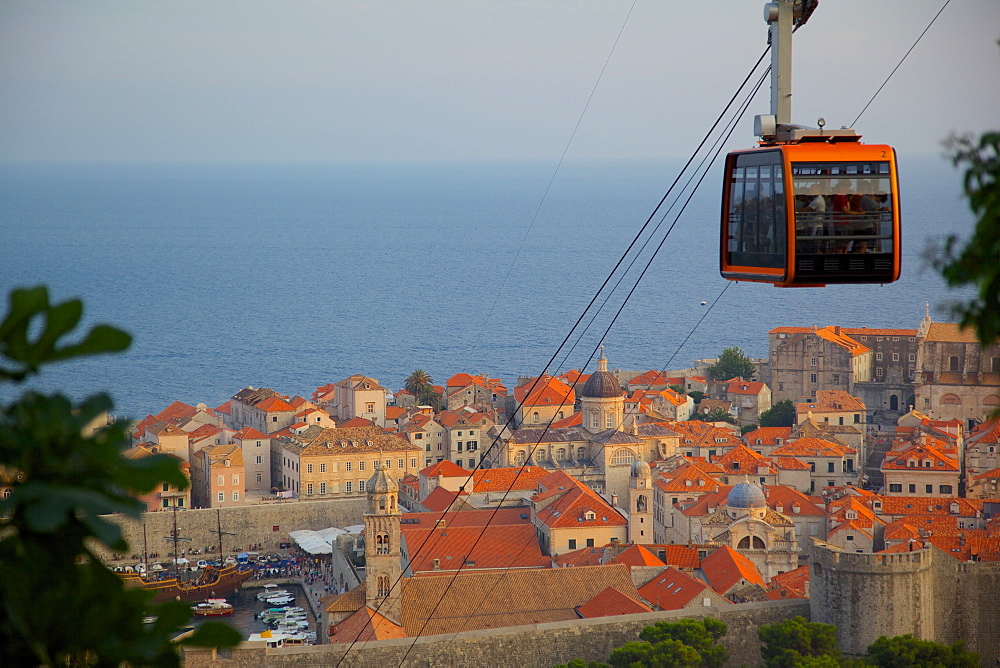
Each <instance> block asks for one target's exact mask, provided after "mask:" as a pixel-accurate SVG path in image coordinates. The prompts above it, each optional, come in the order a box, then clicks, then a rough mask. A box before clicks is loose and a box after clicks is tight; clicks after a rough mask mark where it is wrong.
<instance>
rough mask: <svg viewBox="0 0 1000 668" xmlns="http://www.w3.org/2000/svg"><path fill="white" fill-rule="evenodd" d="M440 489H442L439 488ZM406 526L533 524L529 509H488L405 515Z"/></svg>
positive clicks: (428, 527) (403, 516) (426, 527)
mask: <svg viewBox="0 0 1000 668" xmlns="http://www.w3.org/2000/svg"><path fill="white" fill-rule="evenodd" d="M439 489H440V488H439ZM402 519H403V520H405V522H404V524H406V525H408V526H413V527H417V528H424V529H430V528H434V527H439V526H441V525H444V526H447V527H484V526H486V525H491V526H498V525H501V524H531V517H530V516H529V511H528V509H527V508H522V507H514V508H492V509H491V508H486V509H481V510H473V509H462V510H450V511H448V512H447V513H445V514H444V515H441V513H439V512H431V513H403V515H402Z"/></svg>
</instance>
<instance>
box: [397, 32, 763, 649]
mask: <svg viewBox="0 0 1000 668" xmlns="http://www.w3.org/2000/svg"><path fill="white" fill-rule="evenodd" d="M768 50H769V47H768V48H766V49H765V50H764V52H763V53H762V54H761V56H760V58H759V59H758V60H757V62H756V63H755V64H754V66H753V68H752V69H751V71H750V73H749V74H748V75H747V77H746V78H745V79H744V81H743V83H741V84H740V87H739V88H738V89H737V91H736V93H735V94H734V95H733V97H732V98H731V99H730V101H729V103H728V104H727V105H726V107H725V109H724V110H723V112H722V113H721V114H720V115H719V117H718V118H717V119H716V121H715V122H714V123H713V125H712V127H711V129H710V130H709V131H708V133H707V134H706V136H705V137H704V138H703V139H702V141H701V142H700V143H699V145H698V147H697V149H696V150H695V152H694V154H692V156H691V157H690V158H689V159H688V161H687V162H686V163H685V165H684V168H683V169H682V170H681V172H680V173H679V174H678V176H677V178H676V179H675V180H674V182H673V183H672V184H671V186H670V188H669V189H668V191H667V193H666V194H664V196H663V198H661V200H660V201H659V203H658V204H657V205H656V207H655V208H654V210H653V213H652V214H650V216H649V218H647V220H646V222H645V223H644V224H643V226H642V228H641V229H640V231H639V233H638V234H637V235H636V237H635V238H634V239H633V241H632V243H631V244H630V245H629V247H628V249H626V251H625V253H624V254H623V255H622V257H621V258H620V259H619V260H618V262H617V263H616V264H615V267H614V268H613V269H612V271H611V273H610V274H609V275H608V277H607V278H606V279H605V280H604V282H603V283H602V285H601V288H600V289H599V290H598V291H597V293H596V294H595V295H594V297H593V298H592V299H591V301H590V303H589V304H588V306H587V308H586V309H585V310H584V312H583V313H582V314H581V316H580V318H578V319H577V321H576V323H575V324H574V326H573V328H572V329H571V330H570V332H569V333H568V334H567V336H566V337H565V338H564V339H563V342H562V343H561V344H560V346H559V348H558V349H557V350H556V353H555V354H554V355H553V356H552V358H551V359H550V360H549V363H548V364H547V365H546V367H545V371H548V369H549V367H550V366H551V364H552V362H553V361H554V360H555V358H556V357H557V356H558V354H559V352H560V351H561V350H562V348H563V347H564V346H565V345H566V343H567V342H568V340H569V338H570V337H571V336H572V334H573V331H574V330H575V329H576V328H577V327H578V326H579V324H580V322H581V321H582V320H583V318H584V317H585V316H586V313H587V311H588V310H589V309H590V308H591V307H592V306H593V304H594V303H595V301H596V300H597V298H598V297H599V296H600V293H601V292H602V291H603V290H604V288H605V286H606V285H607V284H608V282H609V281H610V280H611V278H612V276H613V275H614V273H615V272H616V271H617V270H618V268H619V267H620V266H621V264H622V263H623V262H624V260H625V257H626V256H627V254H628V253H629V252H630V251H631V250H632V248H633V247H634V246H635V244H636V243H637V241H638V239H639V238H640V237H641V235H642V233H643V232H644V231H645V230H646V228H647V227H648V226H649V224H650V223H651V222H652V220H653V218H654V217H655V216H656V213H657V211H658V210H659V209H660V208H661V207H662V206H663V204H664V202H665V201H666V200H667V198H668V197H669V195H670V193H671V192H672V191H673V189H674V187H675V186H676V185H677V183H678V182H679V181H680V179H681V177H682V176H683V173H684V171H685V170H686V169H687V168H688V167H689V166H690V164H691V163H692V162H693V161H694V159H695V158H696V157H697V154H698V152H699V151H700V150H701V148H702V147H703V146H704V145H705V143H706V142H707V141H708V139H709V137H710V136H711V134H712V132H714V131H715V129H716V128H717V127H718V125H719V123H720V122H721V120H722V118H723V117H724V116H725V114H726V113H727V112H728V110H729V108H730V107H731V106H732V104H733V102H734V101H735V100H736V98H737V97H738V96H739V93H740V91H742V90H743V88H744V87H745V86H746V84H747V82H748V81H749V80H750V79H751V77H752V76H753V73H754V72H755V71H756V69H757V67H758V66H759V65H760V63H761V61H763V59H764V57H765V56H766V55H767V52H768ZM764 76H766V73H765V75H764ZM761 81H763V77H762V78H761V80H760V81H758V83H757V85H756V86H755V88H754V90H753V92H752V93H751V94H750V96H749V98H748V99H752V97H753V95H754V94H755V93H756V91H757V90H758V89H759V87H760V83H761ZM747 104H749V101H747V102H746V103H744V104H743V105H741V107H742V109H745V108H746V105H747ZM739 115H742V110H741V112H740V114H739ZM733 127H735V121H733V122H732V123H730V125H729V133H730V134H731V132H732V128H733ZM727 138H728V134H727ZM719 150H720V151H721V144H720V148H719ZM717 155H718V151H717V152H716V156H717ZM713 160H714V158H713ZM706 174H707V170H706V172H705V173H704V174H702V176H701V178H700V179H699V180H698V184H699V185H700V183H701V181H702V180H703V179H704V177H705V175H706ZM696 189H697V186H696V187H695V190H696ZM693 195H694V191H692V192H691V194H690V195H689V196H688V198H687V200H686V201H685V204H684V207H685V208H686V206H687V204H688V203H689V202H690V200H691V197H693ZM683 210H684V208H682V209H681V211H680V212H679V213H678V214H677V215H678V218H679V216H680V215H681V213H683ZM676 223H677V218H675V219H674V221H673V224H672V225H671V226H670V228H669V230H668V231H667V233H666V234H665V235H664V237H663V239H662V240H661V241H660V243H659V244H658V245H657V249H656V251H654V254H653V257H651V258H650V260H649V262H648V263H647V264H646V266H645V268H644V269H643V271H642V273H641V274H640V276H639V279H637V280H636V284H635V285H634V286H633V287H632V289H631V290H630V292H629V294H628V296H627V297H626V299H625V302H623V304H622V306H621V308H619V310H618V312H617V313H616V315H615V320H617V317H618V316H619V315H620V314H621V312H622V310H623V309H624V306H625V304H626V303H627V302H628V299H629V298H630V297H631V296H632V294H633V293H634V292H635V289H636V287H637V285H638V282H639V281H640V280H641V279H642V277H643V276H644V275H645V273H646V271H648V269H649V266H650V264H651V263H652V261H653V259H654V258H655V255H656V252H658V251H659V250H660V248H662V246H663V244H664V242H665V241H666V238H667V236H669V234H670V231H672V230H673V228H674V226H675V225H676ZM724 292H725V290H724V291H723V293H724ZM720 297H721V295H720ZM716 301H718V299H717V300H716ZM705 316H707V313H706V314H705ZM705 316H703V318H702V320H704V317H705ZM699 322H700V321H699ZM613 324H614V320H612V323H611V325H609V327H608V330H606V331H609V330H610V328H611V326H613ZM692 333H693V332H692ZM689 337H690V334H689V335H688V338H689ZM685 340H686V339H685ZM595 352H596V349H595ZM675 354H676V353H675ZM593 355H594V353H592V354H591V356H590V358H591V359H592V358H593ZM588 364H589V360H588ZM543 376H544V373H543V374H542V375H540V376H538V377H537V378H536V379H535V382H534V383H533V385H532V390H533V389H534V387H535V386H536V385H537V383H538V381H539V380H540V379H541V378H542V377H543ZM575 384H576V382H575V381H574V383H573V385H574V386H575ZM527 396H530V391H529V393H528V394H527V395H526V397H527ZM567 396H568V395H567ZM564 404H565V397H564V399H563V403H562V404H560V405H564ZM521 405H523V401H522V402H520V403H519V405H518V408H520V406H521ZM516 410H517V409H515V413H516ZM512 418H513V413H512V415H511V418H508V421H507V424H506V425H505V429H506V427H507V426H509V424H510V422H511V420H512ZM550 426H551V424H547V425H546V426H545V428H544V429H543V433H542V435H541V437H540V438H544V434H545V433H547V431H548V429H549V428H550ZM498 440H499V439H494V441H493V443H492V444H491V445H490V448H489V449H488V450H487V452H489V451H491V450H492V449H493V448H495V447H498V446H497V442H498ZM539 443H541V440H539V442H538V443H536V445H535V446H534V447H537V445H538V444H539ZM534 447H533V448H532V452H533V451H534ZM527 461H530V457H529V458H528V459H527V460H526V462H527ZM481 465H482V462H480V464H478V465H477V466H476V467H475V469H474V470H473V473H474V472H475V470H478V469H479V468H480V467H481ZM525 466H526V463H525V464H524V465H522V466H521V467H520V468H519V470H518V473H517V474H516V475H515V477H514V478H513V480H512V481H511V484H510V486H509V487H508V489H507V490H506V491H505V493H504V495H503V497H502V498H501V501H500V504H501V505H502V503H503V502H504V501H505V500H506V498H507V495H508V494H509V493H510V491H511V490H512V489H513V486H514V485H515V484H516V481H517V478H518V477H520V475H521V473H522V472H523V471H524V468H525ZM471 480H472V475H470V476H469V478H467V479H466V484H468V483H469V481H471ZM463 489H464V486H463ZM457 498H458V497H457V496H456V499H457ZM456 499H453V500H452V502H451V503H450V504H449V506H448V508H447V509H445V511H444V512H443V513H442V517H443V516H444V515H445V514H446V513H447V512H448V511H449V510H450V509H451V506H452V505H453V504H454V502H455V500H456ZM499 507H500V506H499V505H498V506H497V508H495V509H494V511H493V514H492V515H491V517H490V521H492V519H493V518H494V517H495V516H496V513H497V512H498V510H499ZM489 523H490V522H487V524H486V525H485V526H484V527H483V530H482V531H481V532H480V534H479V536H478V537H477V538H476V540H475V541H474V542H473V544H472V546H471V547H470V548H469V552H470V554H471V553H472V551H473V550H474V549H475V547H476V545H478V543H479V541H480V540H481V538H482V536H483V535H484V534H485V531H486V529H487V528H488V526H489ZM425 542H426V539H425ZM411 563H412V559H411ZM464 566H465V564H464V563H463V564H461V565H459V568H458V569H457V570H456V572H455V574H454V575H453V576H452V578H451V580H450V581H449V583H448V586H447V587H446V588H445V591H444V592H443V593H442V594H441V596H440V597H439V598H438V601H437V602H436V603H435V605H434V608H433V609H432V610H431V613H430V615H428V617H427V619H426V620H425V621H424V623H423V625H421V629H420V631H419V632H418V633H417V635H415V636H414V639H413V643H411V645H410V647H409V648H408V649H407V652H406V654H404V656H403V660H405V658H406V656H408V655H409V652H410V649H412V647H413V644H415V643H416V640H417V639H418V638H419V637H420V635H421V634H422V632H423V629H424V628H426V625H427V623H428V622H429V621H430V619H431V618H433V616H434V613H435V612H436V611H437V608H438V606H439V605H440V603H441V601H443V600H444V598H445V596H447V594H448V591H449V590H450V588H451V586H452V584H453V583H454V582H455V579H456V578H457V577H458V575H459V574H460V573H461V571H462V570H463V568H464ZM401 664H402V661H401Z"/></svg>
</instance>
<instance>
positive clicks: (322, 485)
mask: <svg viewBox="0 0 1000 668" xmlns="http://www.w3.org/2000/svg"><path fill="white" fill-rule="evenodd" d="M309 486H310V487H312V485H309ZM347 491H348V492H350V491H351V483H347ZM319 493H320V494H326V483H325V482H321V483H320V484H319Z"/></svg>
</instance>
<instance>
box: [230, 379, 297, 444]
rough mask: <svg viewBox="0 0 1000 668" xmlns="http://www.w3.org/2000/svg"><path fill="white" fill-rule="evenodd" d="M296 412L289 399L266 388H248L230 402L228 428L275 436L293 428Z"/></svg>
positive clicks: (235, 395) (238, 393) (234, 396)
mask: <svg viewBox="0 0 1000 668" xmlns="http://www.w3.org/2000/svg"><path fill="white" fill-rule="evenodd" d="M296 412H297V411H296V409H295V407H294V406H292V405H291V403H289V400H288V397H285V396H283V395H280V394H278V393H277V392H275V391H274V390H272V389H269V388H266V387H261V388H254V387H246V388H244V389H242V390H240V391H239V392H237V393H236V394H234V395H233V398H232V399H230V400H229V414H228V415H229V418H228V420H229V421H228V422H227V424H226V426H227V427H229V428H230V429H236V430H239V429H242V428H243V427H253V428H254V429H256V430H257V431H259V432H261V433H262V434H273V433H274V432H276V431H281V430H282V429H285V428H287V427H289V426H291V425H292V424H293V423H294V422H295V413H296ZM223 415H225V413H224V414H223Z"/></svg>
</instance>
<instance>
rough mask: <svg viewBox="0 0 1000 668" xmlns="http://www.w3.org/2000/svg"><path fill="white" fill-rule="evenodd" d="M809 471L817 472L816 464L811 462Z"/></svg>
mask: <svg viewBox="0 0 1000 668" xmlns="http://www.w3.org/2000/svg"><path fill="white" fill-rule="evenodd" d="M809 470H810V471H812V472H813V473H815V472H816V462H809Z"/></svg>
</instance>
